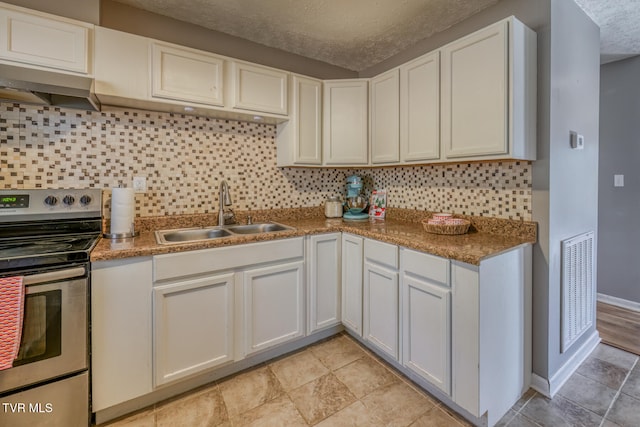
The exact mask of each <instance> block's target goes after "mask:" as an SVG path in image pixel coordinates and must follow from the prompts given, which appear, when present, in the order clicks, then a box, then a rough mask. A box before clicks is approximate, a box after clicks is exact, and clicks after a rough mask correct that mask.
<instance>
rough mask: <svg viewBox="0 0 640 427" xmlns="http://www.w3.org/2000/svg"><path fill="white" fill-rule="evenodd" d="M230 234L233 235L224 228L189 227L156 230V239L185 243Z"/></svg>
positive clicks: (160, 241)
mask: <svg viewBox="0 0 640 427" xmlns="http://www.w3.org/2000/svg"><path fill="white" fill-rule="evenodd" d="M229 236H231V233H229V232H228V231H227V230H224V229H222V228H196V229H193V228H189V229H180V230H162V231H156V240H158V243H183V242H193V241H197V240H210V239H219V238H221V237H229Z"/></svg>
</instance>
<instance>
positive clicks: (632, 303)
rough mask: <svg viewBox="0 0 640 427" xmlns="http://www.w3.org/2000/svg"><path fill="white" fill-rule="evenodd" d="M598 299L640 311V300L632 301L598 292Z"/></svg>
mask: <svg viewBox="0 0 640 427" xmlns="http://www.w3.org/2000/svg"><path fill="white" fill-rule="evenodd" d="M598 301H600V302H603V303H605V304H611V305H615V306H616V307H621V308H626V309H627V310H631V311H637V312H639V313H640V302H635V301H630V300H627V299H622V298H618V297H612V296H611V295H605V294H600V293H599V294H598Z"/></svg>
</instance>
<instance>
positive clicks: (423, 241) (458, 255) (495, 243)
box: [91, 209, 536, 265]
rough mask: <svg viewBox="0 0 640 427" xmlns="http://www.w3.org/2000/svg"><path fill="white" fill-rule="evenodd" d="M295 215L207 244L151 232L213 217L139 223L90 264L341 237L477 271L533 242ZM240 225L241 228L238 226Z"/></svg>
mask: <svg viewBox="0 0 640 427" xmlns="http://www.w3.org/2000/svg"><path fill="white" fill-rule="evenodd" d="M403 211H404V212H403ZM300 212H303V211H295V210H288V212H282V211H281V212H278V214H274V213H273V212H260V211H257V212H256V211H253V212H252V216H253V217H254V222H265V221H274V222H279V223H281V224H285V225H289V226H291V227H294V228H295V229H294V230H290V231H282V232H276V233H261V234H254V235H243V236H230V237H224V238H219V239H212V240H207V241H196V242H186V243H179V244H169V245H160V244H158V243H157V242H156V238H155V234H154V231H153V230H161V229H171V228H186V227H202V226H211V225H214V224H215V220H213V218H214V217H215V216H214V215H206V216H202V215H201V216H180V217H176V218H175V220H174V221H173V222H171V217H169V219H167V218H166V217H163V218H162V219H158V220H157V221H154V220H147V221H146V222H145V223H141V224H140V226H138V223H136V227H137V229H138V230H140V235H139V236H137V237H135V238H133V239H126V240H119V241H118V240H115V241H114V240H110V239H101V240H100V241H99V242H98V244H97V245H96V247H95V248H94V249H93V251H92V252H91V261H105V260H112V259H122V258H130V257H137V256H151V255H159V254H167V253H174V252H183V251H191V250H197V249H206V248H216V247H223V246H230V245H237V244H242V243H253V242H260V241H268V240H275V239H283V238H290V237H297V236H305V235H310V234H321V233H329V232H347V233H352V234H356V235H360V236H363V237H369V238H372V239H375V240H379V241H382V242H386V243H391V244H395V245H398V246H404V247H407V248H409V249H415V250H418V251H422V252H426V253H429V254H432V255H438V256H441V257H444V258H450V259H454V260H458V261H462V262H465V263H468V264H473V265H479V264H480V261H481V260H482V259H484V258H487V257H490V256H493V255H497V254H499V253H501V252H504V251H506V250H509V249H512V248H515V247H517V246H519V245H522V244H532V243H535V242H536V223H534V222H527V221H517V220H503V219H494V218H482V217H468V216H463V215H456V216H458V217H463V218H467V219H470V221H471V224H472V226H471V228H470V230H469V232H468V233H467V234H462V235H454V236H451V235H438V234H431V233H427V232H426V231H424V228H423V226H422V224H421V223H420V222H419V220H416V218H424V217H428V216H429V215H430V213H428V212H416V211H409V210H406V211H405V210H400V209H398V210H395V212H394V213H395V215H394V216H393V217H392V216H391V215H389V217H388V218H387V219H385V220H384V221H380V220H375V221H364V222H347V221H343V220H342V219H341V218H337V219H327V218H324V216H322V215H318V212H319V211H318V210H310V211H307V212H304V214H302V215H300ZM256 214H257V215H256ZM238 217H239V219H240V220H241V221H242V220H243V219H244V218H242V215H238ZM242 223H246V222H245V221H242Z"/></svg>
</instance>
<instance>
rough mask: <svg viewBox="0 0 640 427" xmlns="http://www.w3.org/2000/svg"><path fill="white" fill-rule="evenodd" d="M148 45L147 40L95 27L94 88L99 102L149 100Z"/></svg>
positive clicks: (148, 41) (149, 42)
mask: <svg viewBox="0 0 640 427" xmlns="http://www.w3.org/2000/svg"><path fill="white" fill-rule="evenodd" d="M150 44H151V41H150V40H149V39H148V38H146V37H141V36H137V35H134V34H129V33H124V32H122V31H116V30H111V29H109V28H103V27H96V29H95V58H94V60H95V73H94V74H95V76H94V77H95V87H94V88H95V91H96V95H97V96H98V98H99V99H100V102H101V103H103V104H110V103H117V102H114V101H113V100H119V102H120V103H123V102H125V101H129V102H135V101H134V100H137V101H141V100H146V99H147V98H148V97H149V76H150V71H149V68H150V67H149V49H150V47H149V46H150ZM123 64H126V66H123Z"/></svg>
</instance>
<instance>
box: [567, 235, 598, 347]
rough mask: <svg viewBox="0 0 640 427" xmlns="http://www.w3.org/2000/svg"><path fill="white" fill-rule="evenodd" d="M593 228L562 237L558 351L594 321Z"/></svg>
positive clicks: (572, 341)
mask: <svg viewBox="0 0 640 427" xmlns="http://www.w3.org/2000/svg"><path fill="white" fill-rule="evenodd" d="M593 241H594V232H593V231H590V232H588V233H584V234H580V235H578V236H575V237H572V238H570V239H567V240H563V241H562V345H561V347H562V349H561V351H562V353H564V352H565V351H567V350H568V349H569V348H570V347H571V346H572V345H573V343H575V342H576V341H577V340H578V338H580V336H581V335H582V334H583V333H585V332H586V331H587V330H588V329H589V328H591V326H592V325H593V321H594V319H593V318H594V311H595V310H594V305H595V295H596V289H595V278H594V268H595V260H594V255H595V254H594V243H593Z"/></svg>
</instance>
